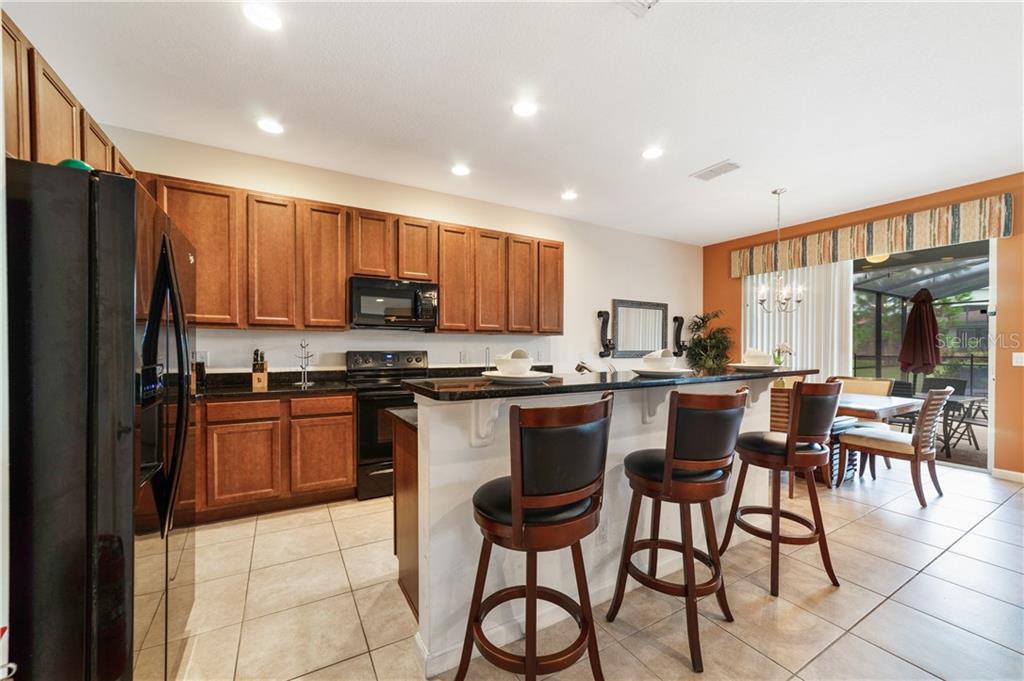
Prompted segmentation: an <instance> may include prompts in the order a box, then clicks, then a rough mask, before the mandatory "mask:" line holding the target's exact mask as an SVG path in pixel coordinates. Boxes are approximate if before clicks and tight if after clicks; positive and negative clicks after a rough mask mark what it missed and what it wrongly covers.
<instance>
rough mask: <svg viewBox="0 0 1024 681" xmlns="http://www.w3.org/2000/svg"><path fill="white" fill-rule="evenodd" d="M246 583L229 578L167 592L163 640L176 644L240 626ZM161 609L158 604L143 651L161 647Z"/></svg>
mask: <svg viewBox="0 0 1024 681" xmlns="http://www.w3.org/2000/svg"><path fill="white" fill-rule="evenodd" d="M248 579H249V576H248V575H233V576H231V577H223V578H221V579H213V580H210V581H209V582H200V583H198V584H189V585H186V586H181V587H178V588H176V589H170V590H169V591H168V592H167V599H168V600H169V601H170V603H171V608H170V621H169V623H168V628H169V635H168V636H167V638H168V639H169V640H171V641H176V640H178V639H182V638H189V637H191V636H196V635H198V634H202V633H205V632H207V631H213V630H214V629H221V628H223V627H226V626H228V625H231V624H238V623H239V622H241V621H242V609H243V608H244V607H245V585H246V582H247V581H248ZM165 607H166V603H164V602H161V603H160V607H158V608H157V611H156V615H155V616H154V618H153V624H152V626H150V628H149V633H148V634H146V641H145V643H144V644H143V647H145V648H149V647H151V646H154V645H159V644H161V643H163V641H164V608H165Z"/></svg>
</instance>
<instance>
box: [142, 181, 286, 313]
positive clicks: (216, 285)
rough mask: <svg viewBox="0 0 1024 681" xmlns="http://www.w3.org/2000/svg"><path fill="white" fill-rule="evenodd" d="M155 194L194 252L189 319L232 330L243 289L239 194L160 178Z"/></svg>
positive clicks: (242, 242)
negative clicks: (192, 308) (193, 291)
mask: <svg viewBox="0 0 1024 681" xmlns="http://www.w3.org/2000/svg"><path fill="white" fill-rule="evenodd" d="M156 194H157V196H156V199H157V202H158V203H159V204H160V207H161V208H163V209H164V211H166V212H167V214H168V215H169V216H170V217H171V219H172V220H173V221H174V224H175V225H177V227H178V228H179V229H180V230H181V231H182V232H183V233H184V234H185V236H186V237H188V239H189V241H191V242H192V244H193V245H194V246H195V247H196V252H197V253H198V258H197V261H196V311H195V314H194V315H193V320H194V321H195V322H196V323H198V324H216V325H222V326H224V325H227V326H238V325H239V323H240V321H241V320H242V319H243V315H242V314H241V313H240V307H241V304H240V302H239V301H240V299H241V298H242V293H243V289H244V284H243V283H242V277H241V271H242V267H243V255H244V250H245V235H244V229H245V226H244V223H243V222H242V221H241V215H242V207H241V206H242V205H244V204H242V200H243V197H242V196H241V193H240V192H239V191H238V190H236V189H231V188H229V187H221V186H218V185H211V184H205V183H200V182H188V181H186V180H175V179H169V178H163V177H161V178H158V179H157V181H156ZM293 255H294V251H293ZM292 290H293V291H294V287H293V289H292Z"/></svg>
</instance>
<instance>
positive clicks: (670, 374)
mask: <svg viewBox="0 0 1024 681" xmlns="http://www.w3.org/2000/svg"><path fill="white" fill-rule="evenodd" d="M630 371H632V372H633V373H634V374H636V375H637V376H644V377H646V378H679V377H680V376H689V375H691V374H692V373H693V369H680V368H678V367H676V368H672V369H630Z"/></svg>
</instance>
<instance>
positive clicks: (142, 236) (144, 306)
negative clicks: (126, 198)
mask: <svg viewBox="0 0 1024 681" xmlns="http://www.w3.org/2000/svg"><path fill="white" fill-rule="evenodd" d="M161 219H162V220H163V221H166V220H167V218H166V217H165V216H163V215H161V211H160V208H159V207H158V206H157V205H156V204H155V203H153V202H152V201H136V202H135V318H136V319H139V320H143V321H145V320H146V319H148V318H149V302H150V301H149V296H150V293H152V291H153V280H154V278H155V277H156V262H157V255H158V254H157V250H158V246H157V243H156V235H157V234H158V233H159V231H158V228H160V227H163V224H158V223H157V221H158V220H161Z"/></svg>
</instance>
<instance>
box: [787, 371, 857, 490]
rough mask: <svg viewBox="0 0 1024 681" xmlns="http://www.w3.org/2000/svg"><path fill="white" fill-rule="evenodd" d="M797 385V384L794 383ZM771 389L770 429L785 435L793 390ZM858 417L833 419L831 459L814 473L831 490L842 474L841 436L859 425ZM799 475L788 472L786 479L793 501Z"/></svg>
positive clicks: (830, 445) (791, 409) (830, 437)
mask: <svg viewBox="0 0 1024 681" xmlns="http://www.w3.org/2000/svg"><path fill="white" fill-rule="evenodd" d="M794 385H795V383H794ZM775 386H776V387H773V388H772V389H771V397H770V402H769V410H770V414H769V426H768V427H769V429H770V430H771V431H772V432H775V433H785V432H786V431H787V430H788V428H789V418H790V414H791V413H792V411H793V389H792V388H783V387H777V386H778V384H775ZM857 422H858V419H857V417H856V416H836V417H835V418H834V419H832V428H831V430H830V431H829V445H828V446H829V457H828V461H827V462H826V464H825V465H824V466H822V467H821V468H819V469H817V470H816V471H815V472H814V475H815V477H820V478H821V481H822V482H823V483H824V484H825V486H826V487H829V488H831V487H832V485H833V478H834V477H835V475H838V474H840V471H839V469H838V467H837V466H836V465H835V464H837V463H838V460H839V434H840V433H842V432H844V431H847V430H849V429H850V428H853V427H854V426H856V425H857ZM798 475H799V473H796V474H795V473H794V472H793V471H788V472H787V473H786V477H787V478H788V483H789V498H790V499H792V498H793V495H794V491H795V488H796V478H797V476H798Z"/></svg>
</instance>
